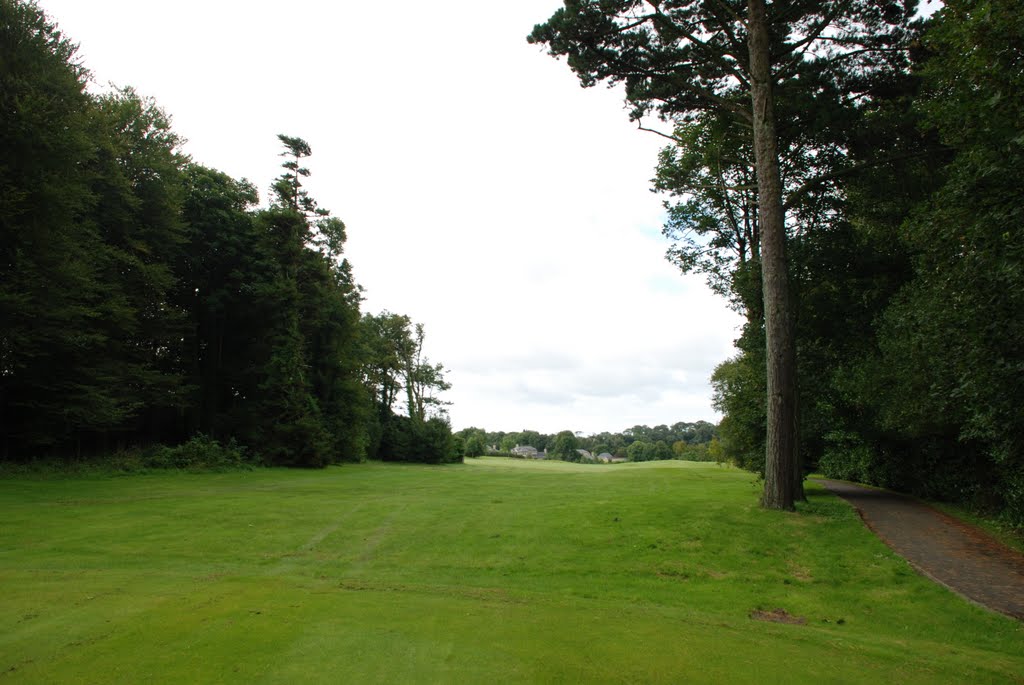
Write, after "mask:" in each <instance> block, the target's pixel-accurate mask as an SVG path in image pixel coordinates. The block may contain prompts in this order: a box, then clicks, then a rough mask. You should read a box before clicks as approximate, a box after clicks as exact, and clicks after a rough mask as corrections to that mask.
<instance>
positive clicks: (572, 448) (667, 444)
mask: <svg viewBox="0 0 1024 685" xmlns="http://www.w3.org/2000/svg"><path fill="white" fill-rule="evenodd" d="M717 437H718V429H717V427H716V426H715V425H714V424H713V423H709V422H707V421H696V422H686V421H679V422H677V423H674V424H672V425H671V426H667V425H665V424H661V425H658V426H654V427H653V428H652V427H650V426H639V425H638V426H633V427H632V428H627V429H626V430H624V431H621V432H619V433H609V432H607V431H605V432H601V433H594V434H593V435H581V434H578V433H575V432H573V431H568V430H565V431H561V432H559V433H554V434H547V433H539V432H537V431H534V430H523V431H519V432H513V433H505V432H503V431H497V432H488V431H486V430H484V429H482V428H475V427H470V428H464V429H462V430H460V431H458V432H457V433H455V440H456V445H457V450H459V451H461V452H462V453H463V454H464V455H465V456H467V457H479V456H483V455H485V454H494V455H508V454H510V453H511V452H512V449H513V448H515V447H517V446H524V447H525V446H528V447H533V448H534V449H536V450H537V451H538V452H545V451H546V452H547V453H548V456H549V457H550V458H554V459H561V460H562V461H575V462H578V461H581V460H582V457H581V455H580V453H579V452H578V451H577V450H586V451H587V452H590V453H591V454H592V455H594V456H597V455H599V454H603V453H608V454H611V455H612V456H615V457H620V458H623V459H628V460H630V461H654V460H659V459H687V460H691V461H715V460H716V458H719V455H720V452H719V445H718V440H717Z"/></svg>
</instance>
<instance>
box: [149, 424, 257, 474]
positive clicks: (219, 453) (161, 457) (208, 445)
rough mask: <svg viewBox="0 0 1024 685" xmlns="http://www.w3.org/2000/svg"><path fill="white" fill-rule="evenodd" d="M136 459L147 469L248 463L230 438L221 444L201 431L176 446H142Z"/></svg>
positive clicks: (213, 467) (234, 466)
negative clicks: (144, 448)
mask: <svg viewBox="0 0 1024 685" xmlns="http://www.w3.org/2000/svg"><path fill="white" fill-rule="evenodd" d="M139 461H140V462H141V465H142V466H143V467H144V468H151V469H190V470H217V469H237V468H240V467H244V466H249V467H251V466H252V462H251V461H250V460H249V459H248V457H247V455H246V449H245V447H243V446H241V445H239V444H238V443H237V442H235V439H234V438H232V439H231V440H229V441H228V443H227V444H226V445H221V444H220V443H219V442H218V441H216V440H214V439H213V438H211V437H209V436H206V435H203V434H202V433H200V434H198V435H196V436H195V437H193V438H192V439H191V440H189V441H188V442H186V443H184V444H181V445H178V446H177V447H166V446H164V445H159V446H156V447H153V448H150V449H148V450H145V451H143V452H142V453H141V454H140V455H139Z"/></svg>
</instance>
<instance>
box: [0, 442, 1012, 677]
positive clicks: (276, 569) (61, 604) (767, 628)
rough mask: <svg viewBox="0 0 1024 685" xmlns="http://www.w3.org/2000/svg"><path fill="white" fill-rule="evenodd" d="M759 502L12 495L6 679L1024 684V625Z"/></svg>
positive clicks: (2, 663) (28, 484)
mask: <svg viewBox="0 0 1024 685" xmlns="http://www.w3.org/2000/svg"><path fill="white" fill-rule="evenodd" d="M756 502H757V492H756V489H755V486H754V484H753V479H752V477H751V476H750V475H749V474H746V473H743V472H741V471H737V470H733V469H729V468H724V467H719V466H716V465H714V464H694V463H686V462H650V463H646V464H624V465H612V466H580V465H572V464H563V463H549V462H529V461H521V460H506V459H489V458H484V459H475V460H470V463H467V464H466V465H457V466H447V467H425V466H414V465H383V464H363V465H356V466H345V467H340V468H331V469H328V470H327V471H325V472H324V471H319V472H309V471H283V470H256V471H251V472H235V473H220V474H188V473H165V474H149V475H135V476H129V477H113V476H95V477H91V478H84V477H80V476H79V477H73V478H40V477H28V476H21V477H9V478H6V479H3V480H0V517H2V518H0V521H2V522H3V523H2V524H0V587H2V588H3V593H2V594H0V682H3V681H7V682H19V683H54V682H60V683H78V682H81V683H92V682H96V683H115V682H123V683H137V682H150V683H181V682H245V683H291V682H304V683H305V682H325V683H337V682H389V683H406V682H416V683H429V682H459V683H467V682H468V683H472V682H490V683H494V682H501V683H506V682H523V683H553V682H587V683H590V682H595V683H600V682H608V683H640V682H642V683H659V682H665V683H679V682H692V683H701V682H708V683H721V682H729V683H745V682H749V683H773V682H786V683H790V682H815V683H817V682H836V683H845V682H850V683H857V682H864V683H877V682H881V681H897V682H900V683H942V682H948V683H962V682H972V683H998V682H1018V683H1019V682H1021V676H1020V674H1022V673H1024V628H1022V625H1024V624H1021V623H1020V622H1017V621H1014V620H1012V619H1009V618H1006V617H1003V616H1000V615H997V614H993V613H990V612H987V611H985V610H983V609H980V608H978V607H975V606H973V605H971V604H969V603H967V602H966V601H964V600H962V599H960V598H959V597H957V596H955V595H953V594H952V593H950V592H949V591H947V590H945V589H944V588H941V587H939V586H937V585H935V584H933V583H931V582H930V581H927V580H925V579H924V578H921V577H920V576H918V575H916V574H915V573H914V572H913V571H912V570H911V568H910V567H909V565H908V564H906V562H904V561H903V560H901V559H899V558H897V557H895V556H894V555H893V554H892V553H891V552H890V551H889V550H888V548H887V547H885V546H884V545H882V544H881V543H880V542H879V541H878V540H877V539H875V538H874V537H873V536H872V535H871V534H870V533H869V532H868V531H867V530H866V529H865V528H864V526H863V525H862V524H861V523H860V520H859V519H858V517H857V516H856V514H855V513H854V512H853V511H852V510H851V509H850V508H849V507H848V506H847V505H845V504H844V503H843V502H842V501H841V500H837V499H836V498H834V497H833V496H831V495H829V494H826V493H824V492H823V491H822V490H820V489H818V488H817V487H816V486H813V485H812V486H811V490H810V502H809V503H808V504H807V505H805V506H803V507H802V508H801V510H800V512H798V513H797V514H783V513H777V512H767V511H762V510H761V509H759V508H758V507H757V506H756ZM775 609H783V610H784V611H785V612H786V615H787V616H792V617H799V618H802V619H804V621H805V622H804V623H803V624H801V625H796V624H793V625H791V624H783V623H773V622H766V621H761V620H754V619H752V618H751V615H752V613H753V612H755V611H758V610H763V611H766V612H771V611H774V610H775Z"/></svg>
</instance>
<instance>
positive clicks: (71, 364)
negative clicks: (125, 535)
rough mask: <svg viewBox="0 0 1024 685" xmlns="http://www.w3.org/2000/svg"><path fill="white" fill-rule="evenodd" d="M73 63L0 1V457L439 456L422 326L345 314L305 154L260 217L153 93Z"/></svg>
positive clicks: (293, 159) (49, 29)
mask: <svg viewBox="0 0 1024 685" xmlns="http://www.w3.org/2000/svg"><path fill="white" fill-rule="evenodd" d="M75 52H76V46H75V45H74V44H73V43H71V42H70V41H69V40H68V39H67V38H66V37H65V36H63V35H62V34H61V32H60V31H59V30H58V29H57V28H56V26H55V24H54V23H53V22H52V21H51V20H50V19H49V18H48V17H46V16H45V15H44V14H43V13H42V11H41V10H39V9H38V7H37V6H36V5H35V4H34V3H32V2H25V1H22V0H0V435H2V445H0V455H2V458H3V459H5V460H17V459H25V458H31V457H36V456H43V455H69V454H73V455H89V454H109V453H110V452H112V451H114V450H117V449H120V448H125V447H132V446H145V445H151V444H157V443H164V444H167V445H176V444H180V443H183V442H185V441H187V440H189V439H190V438H192V437H193V436H197V435H203V436H206V438H205V439H206V440H213V441H220V442H223V443H227V442H231V441H234V442H236V443H238V444H241V445H244V446H247V447H248V448H249V453H250V454H251V455H254V456H255V457H256V458H259V459H260V460H262V461H264V462H266V463H272V464H279V465H290V466H307V467H310V466H312V467H316V466H324V465H326V464H329V463H334V462H338V461H343V460H352V459H361V458H366V457H377V456H381V457H387V458H398V459H414V460H423V461H433V462H440V461H446V460H449V459H452V458H454V454H453V451H452V445H451V431H450V429H449V427H448V423H447V420H446V418H445V417H444V412H443V411H440V410H443V406H442V405H441V404H440V402H439V400H437V398H436V396H435V395H436V393H438V392H440V391H442V390H444V389H446V388H447V383H446V382H445V380H444V369H443V367H442V366H440V365H432V364H430V363H429V362H428V361H427V360H426V359H424V358H423V354H422V347H423V327H422V326H419V325H417V326H413V324H412V322H411V321H409V319H408V318H407V317H395V316H394V315H382V316H381V317H374V316H371V315H364V314H361V312H360V302H361V299H362V298H361V295H360V289H359V287H358V285H357V284H356V283H355V281H354V279H353V277H352V271H351V267H350V265H349V263H348V261H347V260H346V259H345V258H344V243H345V226H344V224H343V223H342V222H341V221H340V220H339V219H337V218H336V217H333V216H331V213H330V212H329V211H328V210H326V209H324V208H322V207H319V206H318V204H317V202H316V201H315V200H314V199H313V198H312V197H310V196H309V194H308V193H307V192H306V190H305V188H304V185H303V180H304V179H305V178H306V177H307V176H308V175H309V173H310V172H309V170H308V169H307V168H305V167H304V166H303V160H304V159H305V158H307V157H309V156H310V154H311V153H312V151H311V149H310V147H309V145H308V144H307V143H306V142H305V141H304V140H302V139H301V138H295V137H290V136H284V135H282V136H279V139H280V142H281V144H282V147H283V152H282V157H283V158H284V161H283V165H282V166H283V173H282V174H281V176H280V177H279V178H278V179H277V180H276V181H275V182H274V184H273V186H272V191H271V197H270V202H269V206H265V207H259V206H258V201H259V198H258V194H257V191H256V189H255V187H254V186H253V185H252V184H251V183H249V182H248V181H246V180H244V179H242V180H237V179H233V178H231V177H230V176H228V175H226V174H224V173H221V172H219V171H216V170H214V169H209V168H206V167H204V166H202V165H201V164H198V163H196V162H194V161H192V160H191V159H190V158H188V157H187V156H186V155H184V154H183V153H182V152H181V144H182V140H181V139H180V138H179V137H178V136H177V134H175V133H174V131H173V130H172V129H171V126H170V121H169V118H168V117H167V116H166V115H165V113H164V112H163V111H162V110H161V109H160V108H159V107H158V106H157V105H156V104H155V103H154V102H153V101H152V100H150V99H148V98H143V97H140V96H139V95H138V94H137V93H136V92H135V91H133V90H132V89H130V88H124V89H121V90H115V91H112V92H108V93H105V94H101V95H96V94H93V93H90V92H89V91H87V89H86V83H87V77H88V74H87V71H86V70H85V68H84V67H83V66H82V65H81V64H80V63H79V62H78V61H77V59H76V56H75ZM390 319H395V321H390ZM382 320H389V322H388V325H387V326H383V327H382V326H381V325H380V324H381V321H382ZM399 391H401V392H404V393H405V394H406V398H407V404H406V406H405V411H406V413H405V414H404V415H403V414H401V413H400V412H401V409H402V407H400V406H397V405H396V404H395V399H396V397H397V395H396V393H398V392H399ZM194 444H201V443H194Z"/></svg>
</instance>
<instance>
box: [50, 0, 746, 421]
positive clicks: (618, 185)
mask: <svg viewBox="0 0 1024 685" xmlns="http://www.w3.org/2000/svg"><path fill="white" fill-rule="evenodd" d="M39 5H40V6H41V7H42V8H43V9H44V10H45V11H46V12H47V13H48V14H49V15H50V16H51V17H52V18H53V19H55V20H56V21H57V23H58V25H59V26H60V28H61V29H62V30H63V31H64V33H65V34H66V35H67V36H68V37H70V38H71V39H72V40H73V41H75V42H77V43H78V44H79V46H80V49H79V57H80V59H81V61H82V62H83V63H84V65H85V66H86V67H87V68H89V69H90V70H91V72H92V76H93V80H94V81H95V86H93V87H94V88H97V89H98V88H102V87H104V86H106V85H107V84H111V83H112V84H115V85H118V86H123V85H130V86H133V87H134V88H135V89H136V90H137V91H138V92H139V93H140V94H142V95H144V96H150V97H153V98H155V100H156V101H157V102H158V104H159V105H160V106H161V107H162V108H164V109H165V110H166V111H167V113H168V114H170V115H171V117H172V121H173V125H174V129H175V131H176V132H177V133H178V134H179V135H181V136H183V137H184V138H186V139H187V140H188V142H187V143H186V145H185V146H184V152H185V153H187V154H189V155H191V157H192V158H193V159H194V160H195V161H196V162H199V163H201V164H204V165H206V166H210V167H214V168H217V169H220V170H221V171H224V172H226V173H228V174H230V175H232V176H234V177H236V178H242V177H244V178H248V179H249V180H250V181H252V182H253V183H254V184H256V186H257V187H258V188H260V190H261V194H262V196H263V197H264V198H266V196H267V194H268V193H267V190H268V188H269V186H270V183H271V181H272V179H273V178H274V177H276V176H277V175H278V173H279V171H280V169H279V166H278V165H279V164H280V163H281V161H282V160H281V158H280V157H279V156H278V154H279V152H280V150H281V147H280V144H279V142H278V140H277V134H279V133H284V134H287V135H291V136H299V137H301V138H303V139H305V140H306V141H308V142H309V144H310V146H311V147H312V150H313V155H312V156H311V157H310V158H309V159H308V160H306V162H307V163H306V166H307V167H308V168H309V169H310V170H311V172H312V176H311V177H310V178H309V179H308V183H307V189H308V190H309V191H310V193H311V195H312V196H313V197H314V198H315V199H316V200H317V201H318V202H319V203H320V206H321V207H325V208H327V209H330V210H331V211H332V212H333V214H334V215H335V216H337V217H339V218H341V219H342V220H343V221H344V222H345V224H346V226H347V231H348V243H347V247H346V256H347V258H348V259H349V260H350V261H351V263H352V266H353V271H354V274H355V278H356V280H357V281H358V282H359V283H360V285H361V286H362V287H363V288H365V298H366V299H365V301H364V302H363V311H364V312H373V313H378V312H381V311H383V310H387V311H390V312H394V313H398V314H407V315H409V316H410V317H412V319H413V320H414V321H417V322H420V323H423V324H424V326H425V328H426V342H425V352H426V354H427V356H428V357H429V358H430V360H431V361H432V362H440V363H442V364H444V366H445V367H446V368H447V369H448V375H447V378H448V380H449V381H450V382H451V383H452V389H451V390H450V391H448V392H447V393H445V396H444V398H445V399H446V400H448V401H449V402H451V406H450V408H449V415H450V418H451V421H452V426H453V428H455V429H456V430H458V429H461V428H465V427H468V426H477V427H480V428H486V429H487V430H490V431H498V430H501V431H519V430H523V429H527V428H528V429H532V430H538V431H541V432H545V433H555V432H558V431H561V430H571V431H574V432H582V433H584V434H590V433H596V432H601V431H613V432H617V431H621V430H623V429H625V428H629V427H631V426H634V425H637V424H646V425H650V426H654V425H658V424H669V425H670V424H672V423H675V422H677V421H696V420H701V419H702V420H709V421H717V420H718V418H719V417H718V415H717V414H716V412H715V411H714V409H713V408H712V406H711V387H710V384H709V378H710V375H711V373H712V371H713V369H714V367H715V366H716V365H717V364H718V363H720V362H722V361H724V360H725V359H727V358H729V357H730V356H732V355H733V354H735V350H734V349H733V340H734V339H735V338H736V337H738V335H739V326H740V325H741V317H740V316H739V315H738V314H737V313H735V312H733V311H731V310H729V309H728V307H727V306H726V302H725V301H724V300H723V299H722V298H720V297H718V296H716V295H714V294H712V293H711V292H710V291H709V290H708V288H707V287H706V285H705V284H704V282H703V279H702V277H700V276H693V275H690V276H684V275H683V274H681V273H680V272H679V271H678V269H677V268H676V267H674V266H672V265H671V264H670V263H668V262H667V261H666V260H665V258H664V254H665V250H666V249H667V248H668V246H669V243H668V241H667V240H666V239H665V238H663V237H662V236H661V225H662V221H663V218H664V210H663V208H662V202H663V200H664V198H662V197H659V196H658V195H656V194H654V193H652V192H651V191H650V186H651V183H650V179H651V178H652V176H653V175H654V167H655V164H656V161H657V153H658V150H659V149H660V148H661V147H662V146H663V143H665V142H666V141H665V140H664V139H662V138H659V137H658V136H655V135H653V134H650V133H645V132H641V131H639V130H637V127H636V124H635V123H631V122H630V121H629V117H628V115H627V113H626V110H625V107H624V105H623V101H622V92H621V91H620V90H617V89H608V88H605V87H604V86H597V87H596V88H591V89H582V88H581V87H580V86H579V82H578V81H577V79H576V77H575V75H574V74H573V73H572V72H571V70H570V69H569V68H568V66H567V65H566V64H565V62H564V61H558V60H555V59H554V58H552V57H550V56H548V55H547V54H545V53H544V51H543V49H542V48H541V47H538V46H533V45H529V44H527V42H526V39H525V38H526V35H527V34H528V33H529V32H530V30H531V29H532V27H533V25H534V24H536V23H540V22H543V21H545V20H546V19H547V18H548V17H549V16H550V15H551V14H552V12H554V11H555V10H556V9H557V8H558V7H559V6H560V2H559V0H516V1H515V2H481V1H480V0H448V2H445V3H426V2H422V1H421V0H394V1H392V2H388V3H380V4H376V3H366V2H353V1H351V0H335V1H334V2H326V1H323V0H291V1H290V2H288V3H283V2H280V1H279V0H274V1H272V2H271V1H267V0H202V1H198V0H177V1H176V2H174V3H162V2H160V3H158V2H139V0H89V1H88V2H83V0H40V2H39Z"/></svg>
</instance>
